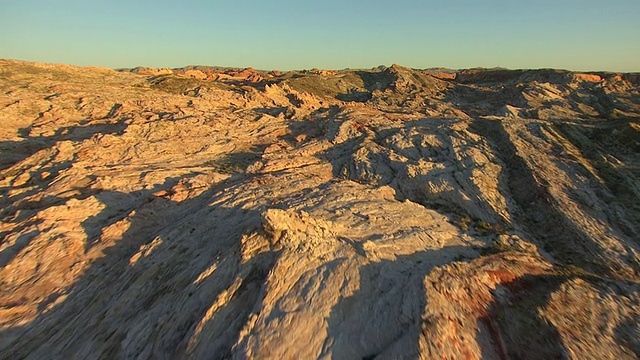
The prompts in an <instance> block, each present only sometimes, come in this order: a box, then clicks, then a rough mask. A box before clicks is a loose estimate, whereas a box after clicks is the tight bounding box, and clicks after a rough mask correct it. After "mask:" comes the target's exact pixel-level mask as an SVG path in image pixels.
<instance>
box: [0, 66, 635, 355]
mask: <svg viewBox="0 0 640 360" xmlns="http://www.w3.org/2000/svg"><path fill="white" fill-rule="evenodd" d="M637 77H638V76H637V74H608V73H597V74H596V73H593V74H583V73H572V72H568V71H556V70H535V71H525V70H522V71H510V70H503V69H490V70H483V69H474V70H466V71H453V70H447V69H429V70H414V69H408V68H404V67H402V66H398V65H393V66H391V67H389V68H386V67H380V68H376V69H372V70H344V71H327V70H318V69H313V70H311V71H298V72H286V73H280V72H275V71H272V72H268V71H259V70H254V69H250V68H249V69H228V68H216V67H201V66H199V67H189V68H182V69H149V68H136V69H132V70H121V71H118V72H116V71H113V70H108V69H99V68H78V67H71V66H64V65H48V64H37V63H25V62H18V61H7V60H3V61H0V90H1V93H2V96H0V123H1V124H2V126H1V127H0V154H1V156H0V194H1V198H0V219H1V223H0V235H1V242H0V329H1V330H0V358H6V359H23V358H25V359H71V358H79V359H84V358H87V359H97V358H105V359H111V358H127V359H129V358H131V359H147V358H175V359H183V358H184V359H187V358H188V359H204V358H211V359H223V358H238V359H245V358H257V359H269V358H274V359H311V358H323V359H330V358H331V359H374V358H376V359H398V358H424V359H442V358H448V359H463V358H464V359H479V358H484V359H539V358H545V359H546V358H575V359H585V358H598V359H605V358H619V359H634V358H637V357H638V356H640V341H639V339H640V326H639V325H638V324H639V323H640V321H638V319H640V292H639V291H640V284H639V281H640V207H639V205H638V204H640V123H639V119H640V89H639V88H638V81H637Z"/></svg>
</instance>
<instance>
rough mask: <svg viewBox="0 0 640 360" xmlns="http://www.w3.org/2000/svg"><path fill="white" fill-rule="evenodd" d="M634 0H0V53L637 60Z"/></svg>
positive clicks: (120, 57)
mask: <svg viewBox="0 0 640 360" xmlns="http://www.w3.org/2000/svg"><path fill="white" fill-rule="evenodd" d="M638 19H640V0H608V1H604V0H597V1H595V0H553V1H550V0H535V1H534V0H529V1H524V0H510V1H507V0H431V1H430V0H422V1H419V0H395V1H390V0H387V1H380V0H368V1H360V0H353V1H349V0H325V1H306V0H297V1H291V0H271V1H269V0H228V1H215V0H212V1H205V0H183V1H173V2H172V1H165V0H155V1H143V0H128V1H122V0H102V1H93V0H57V1H52V0H47V1H43V0H0V58H5V59H19V60H28V61H39V62H51V63H65V64H73V65H83V66H84V65H92V66H103V67H110V68H121V67H135V66H148V67H181V66H186V65H217V66H231V67H254V68H257V69H265V70H267V69H278V70H291V69H299V70H300V69H311V68H314V67H315V68H324V69H343V68H371V67H375V66H378V65H387V66H388V65H391V64H394V63H395V64H400V65H404V66H408V67H413V68H431V67H447V68H452V69H462V68H472V67H498V66H499V67H506V68H512V69H521V68H562V69H569V70H580V71H604V70H607V71H635V72H638V71H640V20H638Z"/></svg>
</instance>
